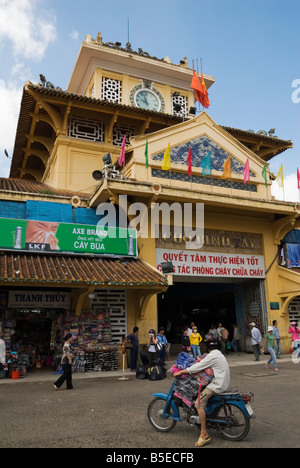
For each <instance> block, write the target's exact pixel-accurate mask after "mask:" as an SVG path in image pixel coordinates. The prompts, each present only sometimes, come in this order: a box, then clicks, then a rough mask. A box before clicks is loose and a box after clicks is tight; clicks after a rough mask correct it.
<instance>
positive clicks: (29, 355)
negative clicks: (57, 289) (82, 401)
mask: <svg viewBox="0 0 300 468" xmlns="http://www.w3.org/2000/svg"><path fill="white" fill-rule="evenodd" d="M0 329H1V330H2V332H3V339H4V341H5V345H6V360H7V363H8V364H9V367H8V369H9V370H8V374H9V377H10V378H14V377H12V373H14V372H15V371H16V372H17V371H18V372H19V377H18V378H22V377H25V375H26V372H27V371H34V370H37V369H45V368H46V369H49V370H52V372H53V371H54V372H55V373H60V372H61V365H60V361H61V357H62V348H63V337H64V336H65V335H66V333H72V335H73V342H72V347H73V353H74V360H73V366H72V367H73V369H72V371H73V373H82V372H99V371H101V372H102V371H110V370H118V367H119V364H118V345H117V344H114V343H113V339H112V330H111V321H110V312H109V311H103V310H101V311H86V312H85V313H83V314H82V315H80V316H79V317H77V316H75V315H72V314H70V313H68V312H67V311H66V312H64V311H62V310H43V309H41V310H36V311H30V310H26V311H25V310H3V311H0ZM14 375H15V374H14Z"/></svg>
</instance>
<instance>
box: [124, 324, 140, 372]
mask: <svg viewBox="0 0 300 468" xmlns="http://www.w3.org/2000/svg"><path fill="white" fill-rule="evenodd" d="M138 334H139V328H138V327H134V328H133V331H132V333H131V334H130V335H128V336H127V338H126V340H127V342H129V344H130V369H131V372H136V366H137V360H138V356H139V339H138Z"/></svg>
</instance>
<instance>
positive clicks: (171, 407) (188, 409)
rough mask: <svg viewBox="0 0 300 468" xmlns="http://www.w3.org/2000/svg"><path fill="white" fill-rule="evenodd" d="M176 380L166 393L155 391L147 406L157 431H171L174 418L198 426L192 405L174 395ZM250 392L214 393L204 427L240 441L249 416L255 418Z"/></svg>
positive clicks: (151, 422) (247, 424)
mask: <svg viewBox="0 0 300 468" xmlns="http://www.w3.org/2000/svg"><path fill="white" fill-rule="evenodd" d="M175 380H176V379H175ZM175 380H174V382H173V383H172V385H171V388H170V391H169V393H154V394H153V396H154V397H155V398H154V400H152V402H151V403H150V404H149V407H148V419H149V422H150V424H151V425H152V426H153V428H154V429H155V430H156V431H158V432H170V431H171V430H172V429H174V427H175V426H176V424H177V422H182V421H187V422H188V423H189V424H190V425H192V426H197V427H198V428H199V429H200V427H201V425H200V420H199V415H198V412H197V409H196V408H195V405H194V404H192V405H191V406H188V405H187V404H185V402H184V401H183V400H181V399H179V398H178V397H177V396H175V395H174V386H175ZM253 399H254V394H253V393H251V392H250V393H242V392H240V391H236V392H229V393H222V394H221V395H215V396H213V397H212V398H211V399H210V400H209V402H208V404H207V407H206V409H205V412H206V421H207V427H208V428H213V429H217V430H218V431H219V432H220V433H221V435H222V437H223V438H224V439H226V440H230V441H235V442H239V441H241V440H243V439H245V438H246V437H247V435H248V433H249V430H250V420H251V419H255V416H254V411H253V409H252V406H251V403H252V401H253Z"/></svg>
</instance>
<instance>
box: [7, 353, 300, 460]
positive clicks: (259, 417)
mask: <svg viewBox="0 0 300 468" xmlns="http://www.w3.org/2000/svg"><path fill="white" fill-rule="evenodd" d="M263 359H265V358H263ZM228 360H229V362H230V367H231V376H232V381H231V389H232V390H234V389H241V390H243V391H253V392H254V393H255V400H254V404H253V408H254V411H255V414H256V420H255V421H253V422H252V423H251V430H250V433H249V435H248V437H247V439H246V440H244V441H243V442H240V443H231V442H227V441H225V440H223V439H222V437H221V435H220V434H219V433H218V432H216V431H213V430H211V431H210V435H211V436H212V443H211V444H210V445H207V446H206V447H205V448H207V449H209V448H226V447H227V448H231V447H239V448H241V447H245V448H246V447H247V448H259V447H268V448H292V447H297V448H299V447H300V419H299V406H300V392H299V384H300V364H294V363H292V361H291V358H290V357H289V356H284V358H283V359H282V360H281V361H279V367H280V373H279V374H275V373H274V372H273V371H272V370H269V371H267V370H265V369H264V367H263V362H262V363H259V364H256V363H254V362H252V356H251V355H245V356H242V357H240V359H238V358H235V357H231V356H230V357H229V359H228ZM169 366H170V363H169ZM169 366H168V367H169ZM103 374H105V373H101V377H100V376H99V377H97V376H93V378H86V376H85V375H75V376H74V387H75V388H74V390H73V391H66V390H65V389H61V390H60V391H58V392H56V391H54V390H53V387H52V384H51V382H52V381H53V380H54V379H53V376H51V374H50V375H49V374H47V376H46V375H45V374H38V375H34V376H32V377H29V376H28V378H27V377H26V378H25V379H23V380H22V381H21V380H20V381H16V382H15V381H11V380H10V381H8V380H7V381H6V380H5V381H4V380H1V381H0V414H1V426H0V447H1V448H21V447H28V448H37V447H41V448H60V447H61V448H62V447H66V448H72V447H73V448H79V447H82V448H100V447H102V448H115V449H118V448H151V449H155V448H156V449H159V448H175V449H179V448H180V449H182V450H184V451H188V450H189V449H192V448H193V447H194V443H195V441H196V440H197V438H198V436H199V431H198V429H196V428H195V427H190V426H189V425H188V424H187V423H186V422H183V423H178V424H177V426H176V427H175V429H174V430H173V431H172V432H170V433H168V434H161V433H157V432H155V431H154V430H153V429H152V427H151V426H150V424H149V423H148V420H147V406H148V404H149V402H150V401H151V399H152V393H153V392H156V391H163V392H166V391H168V390H169V387H170V385H171V382H172V378H171V376H170V375H169V374H168V377H167V379H165V380H163V381H157V382H150V381H148V380H136V378H135V374H132V373H130V372H129V371H126V374H127V375H128V376H129V380H127V381H120V380H118V377H119V376H120V374H118V373H115V374H113V375H114V376H113V377H112V376H111V375H112V374H109V376H103ZM200 450H201V449H200ZM202 450H203V449H202Z"/></svg>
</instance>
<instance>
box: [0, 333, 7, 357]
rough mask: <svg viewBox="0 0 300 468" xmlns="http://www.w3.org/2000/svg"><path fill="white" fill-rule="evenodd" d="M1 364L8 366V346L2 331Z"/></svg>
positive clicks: (0, 339)
mask: <svg viewBox="0 0 300 468" xmlns="http://www.w3.org/2000/svg"><path fill="white" fill-rule="evenodd" d="M0 363H1V364H6V345H5V341H4V340H3V333H2V330H0Z"/></svg>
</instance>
